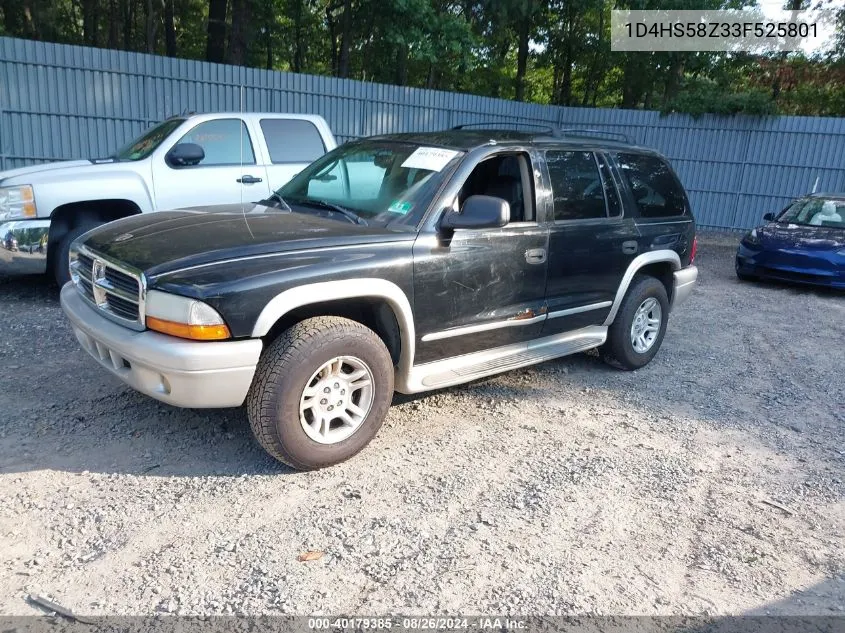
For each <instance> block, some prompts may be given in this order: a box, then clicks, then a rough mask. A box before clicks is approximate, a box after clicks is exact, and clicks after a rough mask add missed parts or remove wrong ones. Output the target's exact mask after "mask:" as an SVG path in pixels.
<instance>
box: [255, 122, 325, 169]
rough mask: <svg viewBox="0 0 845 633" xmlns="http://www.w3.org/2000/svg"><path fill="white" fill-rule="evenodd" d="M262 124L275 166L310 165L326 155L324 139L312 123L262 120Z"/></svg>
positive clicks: (271, 159)
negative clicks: (289, 164)
mask: <svg viewBox="0 0 845 633" xmlns="http://www.w3.org/2000/svg"><path fill="white" fill-rule="evenodd" d="M260 124H261V131H262V132H263V133H264V140H265V141H267V149H268V150H269V152H270V161H271V162H272V163H274V164H278V163H310V162H312V161H315V160H317V159H318V158H320V156H322V155H323V154H325V153H326V146H325V145H324V144H323V137H322V136H320V132H319V130H317V126H315V125H314V124H313V123H311V121H305V120H302V119H261V122H260Z"/></svg>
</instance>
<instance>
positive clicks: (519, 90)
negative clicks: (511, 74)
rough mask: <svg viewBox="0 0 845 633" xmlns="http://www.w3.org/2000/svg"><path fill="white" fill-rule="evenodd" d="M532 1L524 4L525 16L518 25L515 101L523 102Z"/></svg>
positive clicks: (529, 0)
mask: <svg viewBox="0 0 845 633" xmlns="http://www.w3.org/2000/svg"><path fill="white" fill-rule="evenodd" d="M532 9H533V2H532V0H528V1H527V2H526V3H525V15H523V16H522V19H521V21H520V24H519V42H518V48H517V51H516V100H517V101H525V73H526V72H527V70H528V42H529V39H530V37H531V17H532V15H531V14H532V13H533V11H532Z"/></svg>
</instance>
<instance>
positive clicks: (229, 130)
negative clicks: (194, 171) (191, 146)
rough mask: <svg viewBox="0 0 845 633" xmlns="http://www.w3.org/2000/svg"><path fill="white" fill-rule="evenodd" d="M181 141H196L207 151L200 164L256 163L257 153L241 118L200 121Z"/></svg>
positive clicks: (203, 165) (204, 165)
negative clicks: (254, 151) (253, 149)
mask: <svg viewBox="0 0 845 633" xmlns="http://www.w3.org/2000/svg"><path fill="white" fill-rule="evenodd" d="M179 142H180V143H196V144H197V145H199V146H200V147H202V149H203V151H204V152H205V158H203V159H202V160H201V161H200V163H199V166H200V167H206V166H209V165H254V164H255V154H254V153H253V151H252V142H251V141H250V139H249V132H247V129H246V125H245V124H244V122H243V121H241V120H240V119H218V120H217V121H206V122H205V123H200V124H199V125H198V126H196V127H195V128H194V129H192V130H191V131H190V132H188V133H187V134H185V136H183V137H182V138H181V139H179Z"/></svg>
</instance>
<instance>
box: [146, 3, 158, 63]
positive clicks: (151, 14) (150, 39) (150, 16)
mask: <svg viewBox="0 0 845 633" xmlns="http://www.w3.org/2000/svg"><path fill="white" fill-rule="evenodd" d="M155 48H156V15H155V9H154V8H153V0H145V2H144V51H145V52H147V53H155Z"/></svg>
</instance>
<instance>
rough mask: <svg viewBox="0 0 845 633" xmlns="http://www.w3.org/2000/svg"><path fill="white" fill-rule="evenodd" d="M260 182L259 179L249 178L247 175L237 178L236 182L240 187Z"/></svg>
mask: <svg viewBox="0 0 845 633" xmlns="http://www.w3.org/2000/svg"><path fill="white" fill-rule="evenodd" d="M261 180H262V179H261V178H256V177H255V176H250V175H249V174H244V175H243V176H241V177H240V178H238V182H239V183H241V184H242V185H254V184H255V183H257V182H261Z"/></svg>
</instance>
